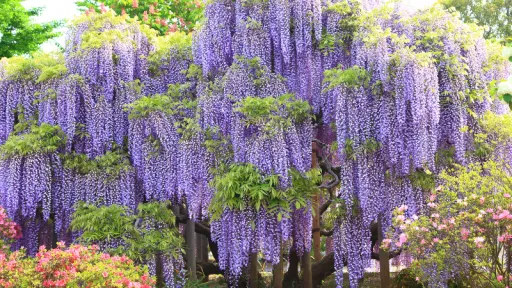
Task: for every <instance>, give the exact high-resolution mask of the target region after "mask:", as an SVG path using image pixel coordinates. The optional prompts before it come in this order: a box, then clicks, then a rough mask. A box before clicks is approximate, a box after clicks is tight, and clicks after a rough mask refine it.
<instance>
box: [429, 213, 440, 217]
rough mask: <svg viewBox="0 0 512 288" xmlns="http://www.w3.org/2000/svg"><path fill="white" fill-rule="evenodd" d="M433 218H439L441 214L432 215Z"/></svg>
mask: <svg viewBox="0 0 512 288" xmlns="http://www.w3.org/2000/svg"><path fill="white" fill-rule="evenodd" d="M431 217H432V218H439V214H437V213H434V214H432V216H431Z"/></svg>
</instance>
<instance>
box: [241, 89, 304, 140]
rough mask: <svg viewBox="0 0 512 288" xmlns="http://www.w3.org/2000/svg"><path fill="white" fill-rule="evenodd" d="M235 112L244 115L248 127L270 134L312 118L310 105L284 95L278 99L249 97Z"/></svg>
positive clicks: (291, 95) (242, 101)
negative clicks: (260, 129)
mask: <svg viewBox="0 0 512 288" xmlns="http://www.w3.org/2000/svg"><path fill="white" fill-rule="evenodd" d="M235 111H236V112H239V113H242V114H243V115H244V122H245V125H246V126H251V125H255V126H258V127H262V128H263V130H264V131H266V132H270V133H271V132H272V131H276V130H277V129H285V128H286V127H289V126H291V125H293V124H294V123H301V122H304V121H307V120H308V119H310V117H311V106H310V105H309V103H308V102H307V101H302V100H296V99H295V95H293V94H284V95H281V96H279V97H277V98H274V97H267V98H259V97H247V98H245V99H243V100H241V101H239V102H237V103H236V104H235Z"/></svg>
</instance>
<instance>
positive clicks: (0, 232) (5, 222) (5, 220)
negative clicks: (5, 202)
mask: <svg viewBox="0 0 512 288" xmlns="http://www.w3.org/2000/svg"><path fill="white" fill-rule="evenodd" d="M19 238H21V227H20V226H19V225H18V224H16V223H15V222H13V221H11V219H9V217H8V216H7V214H6V213H5V209H4V208H3V207H0V247H3V246H4V244H7V243H6V242H10V241H12V240H15V239H19Z"/></svg>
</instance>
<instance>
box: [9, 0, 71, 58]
mask: <svg viewBox="0 0 512 288" xmlns="http://www.w3.org/2000/svg"><path fill="white" fill-rule="evenodd" d="M21 2H22V0H2V1H0V58H2V57H12V56H15V55H23V54H29V53H31V52H34V51H36V50H38V49H39V46H40V45H41V44H43V43H44V42H46V41H47V40H49V39H52V38H54V37H57V36H59V33H58V32H56V31H55V29H56V28H58V27H60V26H61V24H62V23H61V22H59V21H53V22H48V23H34V21H33V17H35V16H38V15H40V14H41V11H42V9H41V8H33V9H28V10H27V9H25V8H24V7H23V5H22V4H21Z"/></svg>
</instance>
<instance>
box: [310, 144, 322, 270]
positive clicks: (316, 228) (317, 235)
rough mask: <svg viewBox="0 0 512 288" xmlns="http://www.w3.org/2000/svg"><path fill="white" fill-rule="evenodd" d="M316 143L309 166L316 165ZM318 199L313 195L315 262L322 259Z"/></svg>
mask: <svg viewBox="0 0 512 288" xmlns="http://www.w3.org/2000/svg"><path fill="white" fill-rule="evenodd" d="M316 149H317V146H316V143H313V153H312V159H311V168H316V167H317V166H318V163H317V160H318V159H317V157H316ZM319 201H320V199H319V197H318V194H317V195H314V196H313V203H312V205H313V207H312V208H313V256H314V258H315V262H318V261H320V260H321V259H322V253H321V251H320V242H321V239H320V209H319V203H318V202H319Z"/></svg>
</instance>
